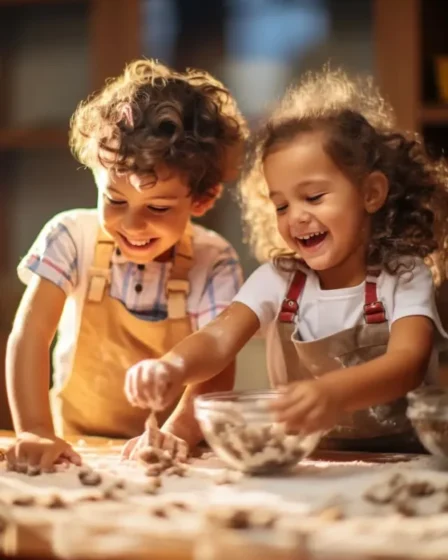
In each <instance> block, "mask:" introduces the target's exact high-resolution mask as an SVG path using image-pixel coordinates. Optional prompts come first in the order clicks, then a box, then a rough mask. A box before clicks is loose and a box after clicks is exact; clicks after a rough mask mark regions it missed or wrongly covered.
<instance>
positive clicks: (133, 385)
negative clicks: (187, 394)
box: [124, 360, 184, 410]
mask: <svg viewBox="0 0 448 560" xmlns="http://www.w3.org/2000/svg"><path fill="white" fill-rule="evenodd" d="M183 385H184V384H183V377H182V372H181V368H179V367H177V366H175V365H174V364H172V363H171V362H168V361H163V360H142V361H141V362H138V363H137V364H135V365H134V366H132V367H131V368H129V369H128V371H127V372H126V380H125V385H124V392H125V394H126V397H127V399H128V401H129V402H130V403H131V404H132V405H133V406H139V407H140V408H151V409H153V410H163V409H164V408H166V407H167V406H168V405H170V404H171V402H172V401H174V399H175V398H176V397H177V396H178V395H179V393H181V391H182V389H183Z"/></svg>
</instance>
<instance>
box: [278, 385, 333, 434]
mask: <svg viewBox="0 0 448 560" xmlns="http://www.w3.org/2000/svg"><path fill="white" fill-rule="evenodd" d="M280 390H281V395H280V396H279V397H278V398H277V400H276V401H275V402H273V403H272V405H271V407H272V410H273V411H274V412H276V413H277V420H278V422H284V423H285V424H286V426H287V428H289V429H291V430H294V431H300V432H303V433H311V432H316V431H320V430H328V429H330V428H332V427H333V426H334V425H335V424H336V423H337V420H338V417H339V416H340V414H341V412H342V409H341V406H340V404H339V403H338V402H336V400H335V399H334V397H333V396H332V394H331V392H329V391H327V390H326V388H325V386H324V385H323V384H321V383H320V382H319V380H316V381H296V382H294V383H290V384H289V385H287V386H286V387H282V388H280Z"/></svg>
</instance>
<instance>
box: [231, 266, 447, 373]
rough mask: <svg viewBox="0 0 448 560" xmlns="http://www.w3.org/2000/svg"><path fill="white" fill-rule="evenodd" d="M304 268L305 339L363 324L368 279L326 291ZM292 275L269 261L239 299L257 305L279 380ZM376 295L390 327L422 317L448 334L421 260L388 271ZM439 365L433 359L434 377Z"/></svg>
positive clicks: (300, 321) (299, 319) (300, 319)
mask: <svg viewBox="0 0 448 560" xmlns="http://www.w3.org/2000/svg"><path fill="white" fill-rule="evenodd" d="M302 270H303V272H304V273H305V274H306V275H307V279H306V282H305V287H304V289H303V292H302V294H301V296H300V306H299V313H298V315H297V316H296V318H295V321H296V329H297V330H298V334H299V335H300V338H301V339H302V340H304V341H312V340H318V339H320V338H324V337H326V336H330V335H332V334H335V333H337V332H339V331H342V330H344V329H349V328H351V327H354V326H356V325H358V324H362V323H363V321H364V317H363V306H364V303H365V301H364V294H365V282H362V284H359V285H358V286H354V287H351V288H343V289H339V290H322V289H321V287H320V284H319V279H318V277H317V275H316V273H315V272H314V271H312V270H309V269H307V268H303V269H302ZM291 279H292V273H290V272H283V271H280V270H278V269H277V268H275V267H274V265H273V264H271V263H266V264H264V265H262V266H260V267H259V268H258V269H257V270H255V272H253V273H252V275H251V276H250V277H249V278H248V280H247V281H246V282H245V283H244V285H243V287H242V288H241V290H240V291H239V292H238V294H237V295H236V297H235V298H234V301H238V302H240V303H244V304H245V305H247V306H248V307H249V308H250V309H252V311H253V312H254V313H255V314H256V315H257V317H258V319H259V320H260V325H261V329H260V330H261V333H262V334H265V336H266V343H267V351H268V370H269V375H270V378H271V381H275V382H279V381H281V380H284V375H285V371H284V370H285V368H284V364H283V362H282V357H281V356H280V354H281V350H280V348H278V341H276V340H275V329H274V328H273V325H274V321H275V319H276V318H277V315H278V313H279V311H280V307H281V304H282V301H283V299H284V297H285V296H286V294H287V291H288V288H289V284H290V282H291ZM377 296H378V299H379V300H380V301H382V302H383V304H384V307H385V309H386V318H387V320H388V322H389V327H390V326H391V325H392V323H393V322H394V321H397V320H398V319H400V318H402V317H408V316H411V315H423V316H425V317H429V318H430V319H431V320H432V321H433V322H434V324H435V326H436V328H437V330H438V332H439V333H440V335H441V337H439V338H442V337H443V338H444V339H446V338H448V335H447V334H446V333H445V331H444V330H443V327H442V324H441V321H440V318H439V314H438V312H437V308H436V304H435V291H434V286H433V282H432V276H431V273H430V271H429V269H428V268H427V267H426V266H425V264H424V263H423V261H421V260H420V259H416V260H415V266H414V269H413V270H412V273H411V272H405V273H404V274H403V275H391V274H388V273H387V272H386V271H383V272H382V273H381V274H380V276H379V277H378V281H377ZM438 348H440V346H439V347H438ZM436 365H437V364H435V363H434V362H433V360H431V376H432V375H433V370H434V368H435V367H436Z"/></svg>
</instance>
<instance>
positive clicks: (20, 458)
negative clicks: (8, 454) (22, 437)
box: [13, 441, 28, 473]
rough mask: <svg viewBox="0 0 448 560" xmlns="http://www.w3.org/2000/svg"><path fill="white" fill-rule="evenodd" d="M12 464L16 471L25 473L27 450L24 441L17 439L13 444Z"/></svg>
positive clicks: (26, 469)
mask: <svg viewBox="0 0 448 560" xmlns="http://www.w3.org/2000/svg"><path fill="white" fill-rule="evenodd" d="M13 465H14V470H15V471H16V472H19V473H26V472H27V471H28V451H27V444H26V443H24V442H21V441H19V442H17V443H16V444H15V445H14V447H13Z"/></svg>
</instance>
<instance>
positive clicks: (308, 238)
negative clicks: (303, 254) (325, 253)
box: [296, 231, 328, 248]
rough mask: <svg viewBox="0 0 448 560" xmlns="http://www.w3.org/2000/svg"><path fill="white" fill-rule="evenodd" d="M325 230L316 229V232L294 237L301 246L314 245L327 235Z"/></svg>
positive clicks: (308, 246)
mask: <svg viewBox="0 0 448 560" xmlns="http://www.w3.org/2000/svg"><path fill="white" fill-rule="evenodd" d="M327 233H328V232H327V231H318V232H316V233H309V234H307V235H302V236H300V237H296V241H297V242H298V243H299V244H300V245H301V246H302V247H307V248H311V247H316V246H317V245H319V244H320V243H322V241H323V240H324V239H325V238H326V237H327Z"/></svg>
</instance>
